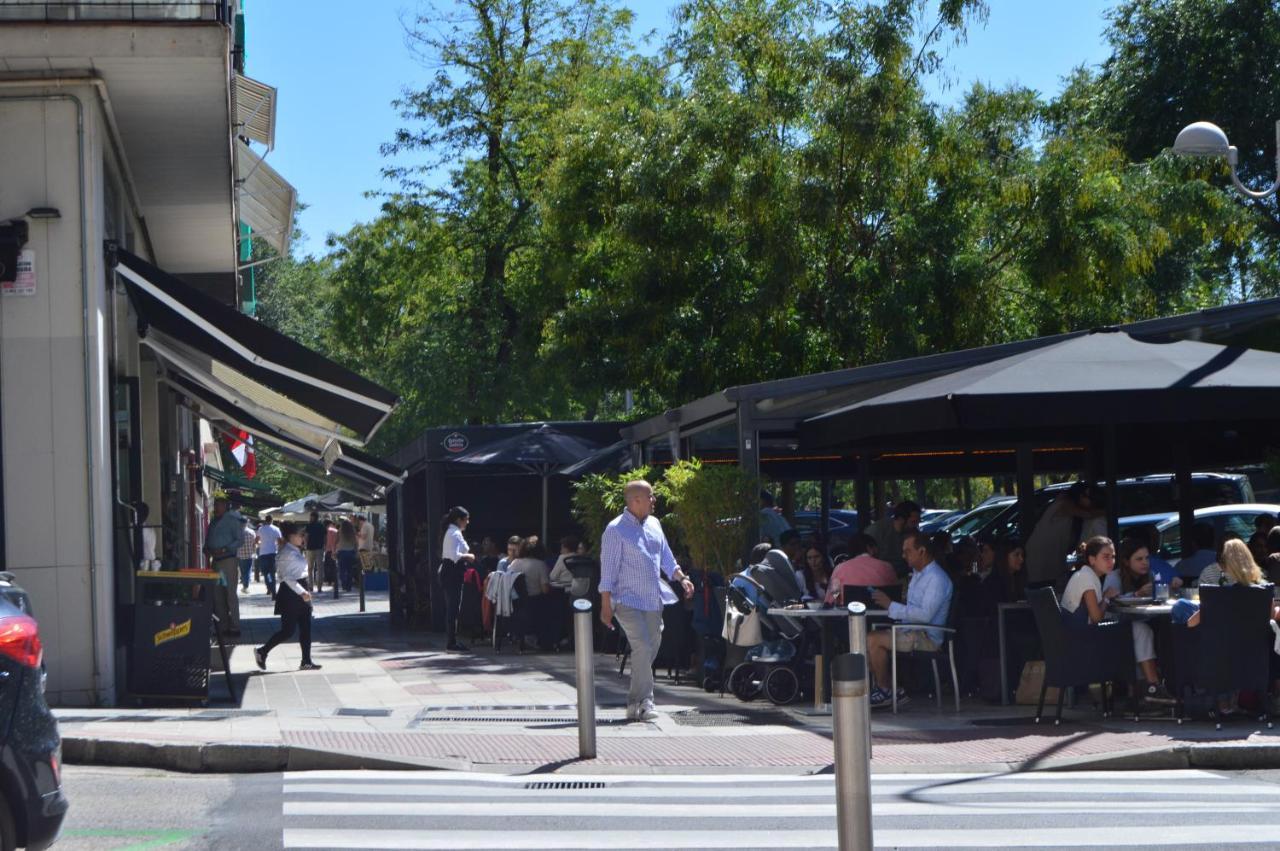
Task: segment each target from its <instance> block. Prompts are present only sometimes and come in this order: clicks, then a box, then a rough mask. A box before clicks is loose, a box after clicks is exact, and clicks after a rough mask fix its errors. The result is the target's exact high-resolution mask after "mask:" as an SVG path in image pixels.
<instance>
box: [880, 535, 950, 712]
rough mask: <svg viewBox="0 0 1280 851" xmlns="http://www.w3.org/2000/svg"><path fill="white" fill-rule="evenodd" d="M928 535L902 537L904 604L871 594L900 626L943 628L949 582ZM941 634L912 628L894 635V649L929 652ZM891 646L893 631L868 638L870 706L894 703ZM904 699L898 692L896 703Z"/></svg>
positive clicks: (948, 599)
mask: <svg viewBox="0 0 1280 851" xmlns="http://www.w3.org/2000/svg"><path fill="white" fill-rule="evenodd" d="M929 546H930V541H929V536H928V535H927V534H925V533H924V532H920V531H918V530H917V531H912V532H907V533H906V534H905V535H903V536H902V557H903V559H904V560H905V561H906V562H907V567H909V568H910V569H911V584H910V585H908V586H907V602H906V603H905V604H904V603H895V602H893V601H892V600H890V599H889V597H888V595H887V594H885V593H884V592H883V591H878V590H877V591H873V592H872V593H871V599H872V600H873V601H874V602H875V604H876V605H877V606H879V607H880V608H882V609H888V610H889V617H891V618H893V619H894V620H896V621H901V622H903V623H917V624H930V625H932V626H944V625H945V624H946V622H947V615H948V614H949V613H950V610H951V593H952V585H951V579H950V577H948V576H947V572H946V571H945V570H943V569H942V567H941V566H940V565H939V564H938V562H937V561H935V560H934V556H933V553H932V552H931V551H930V549H929ZM942 640H943V633H942V631H941V630H938V629H913V630H906V631H903V632H899V633H897V649H898V650H902V651H904V652H911V651H916V650H920V651H926V652H927V651H932V650H937V649H938V648H939V647H940V646H942ZM893 646H894V632H893V631H892V630H887V629H885V630H878V631H876V632H872V633H871V634H870V635H868V636H867V662H868V663H869V665H870V667H871V674H872V678H873V680H872V681H873V683H874V685H873V687H872V689H871V705H872V706H873V707H876V706H887V705H888V704H890V703H891V702H893V695H892V694H891V693H890V691H889V655H890V653H891V651H892V648H893ZM906 700H907V693H906V691H905V690H903V689H898V703H903V702H905V701H906Z"/></svg>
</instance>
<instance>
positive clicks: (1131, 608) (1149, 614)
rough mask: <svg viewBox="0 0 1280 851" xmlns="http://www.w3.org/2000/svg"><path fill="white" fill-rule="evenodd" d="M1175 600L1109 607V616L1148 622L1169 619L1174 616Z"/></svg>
mask: <svg viewBox="0 0 1280 851" xmlns="http://www.w3.org/2000/svg"><path fill="white" fill-rule="evenodd" d="M1173 602H1174V601H1173V600H1169V601H1168V602H1164V603H1140V604H1138V605H1136V606H1135V605H1128V606H1123V605H1119V606H1118V605H1111V606H1108V607H1107V614H1108V615H1110V616H1112V617H1114V618H1116V619H1117V620H1119V619H1122V618H1128V619H1130V620H1140V621H1148V620H1154V619H1156V618H1167V617H1169V616H1170V615H1172V614H1173Z"/></svg>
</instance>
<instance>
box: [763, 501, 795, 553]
mask: <svg viewBox="0 0 1280 851" xmlns="http://www.w3.org/2000/svg"><path fill="white" fill-rule="evenodd" d="M790 530H791V524H790V523H788V522H787V518H785V517H783V516H782V512H781V511H779V510H778V508H777V507H776V506H775V505H774V502H773V494H771V493H769V492H768V491H763V490H762V491H760V537H762V538H767V539H769V541H770V542H771V543H772V544H773V545H774V546H775V547H781V546H782V534H783V533H784V532H788V531H790Z"/></svg>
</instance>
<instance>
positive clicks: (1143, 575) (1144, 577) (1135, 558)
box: [1102, 535, 1182, 599]
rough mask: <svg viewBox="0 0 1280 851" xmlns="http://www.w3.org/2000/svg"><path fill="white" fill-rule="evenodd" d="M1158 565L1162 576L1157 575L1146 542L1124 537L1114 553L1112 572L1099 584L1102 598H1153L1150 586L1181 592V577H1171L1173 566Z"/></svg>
mask: <svg viewBox="0 0 1280 851" xmlns="http://www.w3.org/2000/svg"><path fill="white" fill-rule="evenodd" d="M1160 561H1161V562H1162V563H1163V564H1164V571H1165V572H1164V573H1163V574H1161V573H1159V572H1157V568H1156V565H1155V564H1154V563H1153V562H1152V557H1151V550H1150V548H1149V547H1148V546H1147V542H1146V541H1145V540H1144V539H1142V538H1138V537H1131V536H1129V535H1125V536H1124V538H1122V539H1121V541H1120V549H1119V551H1117V553H1116V569H1115V570H1113V571H1111V572H1110V573H1108V574H1107V578H1106V579H1105V580H1103V582H1102V593H1103V595H1104V596H1106V597H1107V598H1108V599H1110V598H1112V597H1118V596H1121V595H1124V596H1129V597H1151V596H1153V595H1154V594H1155V586H1154V585H1153V584H1152V583H1153V582H1155V583H1163V584H1167V585H1168V586H1169V590H1170V591H1176V590H1178V589H1179V588H1181V587H1182V577H1180V576H1174V575H1173V574H1174V570H1173V566H1172V565H1171V564H1169V562H1167V561H1165V560H1164V559H1160Z"/></svg>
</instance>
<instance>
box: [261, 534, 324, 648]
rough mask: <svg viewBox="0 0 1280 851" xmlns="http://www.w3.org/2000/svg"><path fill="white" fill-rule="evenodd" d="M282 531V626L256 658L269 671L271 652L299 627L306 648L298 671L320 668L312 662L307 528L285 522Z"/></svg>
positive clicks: (279, 568) (279, 567)
mask: <svg viewBox="0 0 1280 851" xmlns="http://www.w3.org/2000/svg"><path fill="white" fill-rule="evenodd" d="M280 532H281V538H282V541H283V543H282V546H281V547H280V552H279V554H278V555H277V556H276V576H277V578H278V580H279V582H280V587H279V588H278V589H277V591H276V614H277V615H279V616H280V629H279V630H278V631H277V632H276V634H275V635H273V636H271V638H270V639H268V640H267V643H266V644H264V645H262V646H261V647H256V648H254V651H253V658H254V661H256V662H257V663H258V667H259V668H261V669H262V670H264V671H265V670H266V669H267V654H268V653H270V652H271V651H272V650H274V649H275V647H276V645H278V644H281V643H283V642H285V641H288V640H289V639H290V638H292V637H293V633H294V631H295V630H297V632H298V646H299V647H301V648H302V665H301V666H300V667H299V669H298V670H301V671H318V670H320V666H319V665H317V664H316V663H314V662H312V661H311V589H310V588H308V587H307V557H306V556H304V555H303V554H302V542H303V540H304V539H305V537H306V529H305V528H304V527H303V526H302V525H301V524H298V523H281V524H280Z"/></svg>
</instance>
